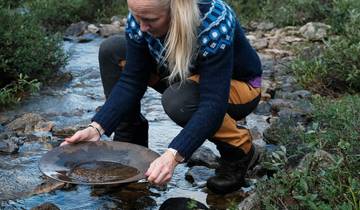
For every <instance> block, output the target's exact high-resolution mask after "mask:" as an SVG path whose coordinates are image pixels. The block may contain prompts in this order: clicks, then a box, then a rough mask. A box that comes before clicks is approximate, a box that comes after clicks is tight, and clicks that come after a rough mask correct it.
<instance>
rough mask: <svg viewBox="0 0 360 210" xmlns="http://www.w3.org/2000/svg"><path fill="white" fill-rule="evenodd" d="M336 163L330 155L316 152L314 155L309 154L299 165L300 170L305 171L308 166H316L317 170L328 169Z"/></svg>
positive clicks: (320, 151)
mask: <svg viewBox="0 0 360 210" xmlns="http://www.w3.org/2000/svg"><path fill="white" fill-rule="evenodd" d="M315 162H316V163H315ZM335 163H336V161H335V159H334V157H333V155H331V154H330V153H328V152H326V151H324V150H316V151H315V152H314V153H309V154H307V155H305V157H304V158H303V159H302V160H301V161H300V163H299V165H298V167H297V168H298V169H299V170H305V168H306V166H307V165H309V164H311V165H314V164H316V167H317V168H321V169H326V168H329V167H331V165H333V164H335Z"/></svg>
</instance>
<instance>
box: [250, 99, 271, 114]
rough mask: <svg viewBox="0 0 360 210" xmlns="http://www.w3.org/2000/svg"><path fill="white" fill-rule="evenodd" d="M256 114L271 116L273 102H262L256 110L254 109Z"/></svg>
mask: <svg viewBox="0 0 360 210" xmlns="http://www.w3.org/2000/svg"><path fill="white" fill-rule="evenodd" d="M254 114H257V115H265V116H269V115H271V104H270V103H268V102H264V101H263V102H260V103H259V104H258V105H257V107H256V109H255V111H254Z"/></svg>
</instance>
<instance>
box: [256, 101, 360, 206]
mask: <svg viewBox="0 0 360 210" xmlns="http://www.w3.org/2000/svg"><path fill="white" fill-rule="evenodd" d="M359 103H360V97H359V95H352V96H351V95H346V96H343V97H341V98H339V99H336V100H334V99H328V98H324V97H314V99H313V104H314V106H315V110H316V111H315V112H314V116H313V122H312V123H311V124H310V125H309V126H308V128H307V129H306V130H301V129H298V130H293V132H294V131H295V132H296V133H297V134H296V136H297V137H298V139H297V140H295V142H296V145H297V146H298V148H307V150H308V152H309V153H310V154H313V153H314V152H315V151H317V150H320V149H321V150H325V151H327V152H329V153H330V154H332V155H333V157H334V161H327V162H325V163H326V164H324V161H323V160H320V159H319V158H318V157H316V156H314V155H313V156H310V159H308V161H307V162H305V164H304V167H303V168H295V169H293V168H289V167H287V166H286V165H284V166H282V167H278V168H277V169H278V172H277V173H276V174H275V175H274V177H272V178H271V179H270V180H267V181H264V182H262V183H261V184H260V186H259V187H258V191H259V194H260V195H261V196H262V208H264V209H354V210H359V209H360V174H359V172H358V171H359V168H360V139H359V136H360V129H359V125H360V106H359ZM281 135H282V136H281V137H282V139H283V140H282V144H283V145H287V146H288V145H294V142H292V141H294V139H292V137H293V136H294V133H291V136H290V135H289V134H288V135H286V134H285V133H281ZM298 153H299V151H296V150H289V151H288V153H287V158H290V157H291V156H294V155H297V154H298Z"/></svg>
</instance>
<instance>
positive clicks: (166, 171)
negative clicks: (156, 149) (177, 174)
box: [145, 153, 177, 185]
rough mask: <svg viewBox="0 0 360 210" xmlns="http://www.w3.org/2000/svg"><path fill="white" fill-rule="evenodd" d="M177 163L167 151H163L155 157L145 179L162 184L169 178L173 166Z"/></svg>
mask: <svg viewBox="0 0 360 210" xmlns="http://www.w3.org/2000/svg"><path fill="white" fill-rule="evenodd" d="M176 165H177V163H176V161H175V160H174V158H173V157H172V156H171V155H170V156H169V154H167V153H164V154H163V155H162V156H160V157H159V158H157V159H155V160H154V161H153V162H152V163H151V164H150V167H149V169H148V170H147V171H146V173H145V175H146V176H147V177H148V178H147V180H148V181H149V182H150V183H152V184H156V185H164V184H166V183H168V182H169V181H170V180H171V177H172V175H173V172H174V169H175V166H176Z"/></svg>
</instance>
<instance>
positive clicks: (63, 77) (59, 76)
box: [48, 71, 73, 86]
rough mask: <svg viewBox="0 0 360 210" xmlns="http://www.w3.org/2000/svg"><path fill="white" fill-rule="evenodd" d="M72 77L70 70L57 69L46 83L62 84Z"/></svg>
mask: <svg viewBox="0 0 360 210" xmlns="http://www.w3.org/2000/svg"><path fill="white" fill-rule="evenodd" d="M72 79H73V76H72V74H71V73H70V72H60V71H58V72H57V73H56V75H54V77H52V78H50V80H49V81H48V84H51V85H54V86H62V85H64V84H65V83H67V82H70V81H71V80H72Z"/></svg>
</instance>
